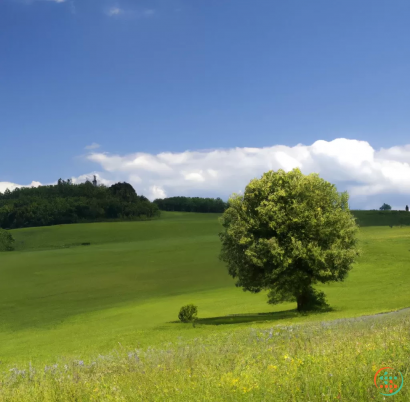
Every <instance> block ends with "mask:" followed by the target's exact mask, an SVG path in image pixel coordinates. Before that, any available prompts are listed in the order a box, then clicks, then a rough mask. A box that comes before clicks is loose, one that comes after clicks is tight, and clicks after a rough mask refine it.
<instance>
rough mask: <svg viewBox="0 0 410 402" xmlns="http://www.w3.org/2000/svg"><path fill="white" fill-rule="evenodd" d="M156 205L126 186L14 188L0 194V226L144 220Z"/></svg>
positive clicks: (65, 184)
mask: <svg viewBox="0 0 410 402" xmlns="http://www.w3.org/2000/svg"><path fill="white" fill-rule="evenodd" d="M159 214H160V211H159V209H158V206H157V205H155V204H153V203H152V202H150V201H149V200H148V199H147V198H146V197H144V196H138V195H137V193H136V192H135V190H134V188H133V187H132V186H131V185H130V184H128V183H116V184H114V185H112V186H111V187H106V186H104V185H96V183H94V184H93V183H91V182H89V181H87V182H86V183H82V184H72V182H71V181H70V180H67V181H64V180H61V179H60V180H58V184H56V185H51V186H40V187H36V188H16V189H15V190H13V191H9V190H6V191H5V192H4V193H3V194H2V193H0V227H1V228H21V227H29V226H48V225H58V224H64V223H77V222H94V221H101V220H110V219H121V220H124V219H148V218H153V217H155V216H158V215H159Z"/></svg>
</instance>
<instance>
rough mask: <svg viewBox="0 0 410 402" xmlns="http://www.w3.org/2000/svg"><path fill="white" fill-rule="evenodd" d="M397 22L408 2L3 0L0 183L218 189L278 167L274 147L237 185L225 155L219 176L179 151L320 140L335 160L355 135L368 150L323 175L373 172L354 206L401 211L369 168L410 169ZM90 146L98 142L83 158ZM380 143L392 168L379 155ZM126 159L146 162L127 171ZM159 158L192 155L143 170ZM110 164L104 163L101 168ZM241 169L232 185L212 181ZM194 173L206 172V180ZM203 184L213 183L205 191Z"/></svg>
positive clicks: (407, 81)
mask: <svg viewBox="0 0 410 402" xmlns="http://www.w3.org/2000/svg"><path fill="white" fill-rule="evenodd" d="M409 20H410V2H408V1H401V0H395V1H394V2H387V1H377V0H372V1H367V0H361V1H349V0H343V1H339V2H336V1H329V0H326V1H319V0H313V1H305V0H300V1H292V0H290V1H267V0H252V1H250V0H247V1H244V0H224V1H214V0H206V1H205V0H203V1H199V0H150V1H148V0H146V1H144V0H141V1H127V0H119V1H108V0H107V1H106V0H103V1H95V0H81V1H75V0H74V1H71V0H66V1H59V2H56V1H52V0H31V1H24V0H21V1H20V0H2V1H1V2H0V110H1V111H2V113H1V118H0V136H1V157H0V183H1V182H3V183H4V182H8V183H20V184H29V183H31V182H32V181H38V182H41V183H51V182H54V181H56V180H57V179H58V178H59V177H63V178H68V177H77V178H78V177H80V178H81V177H83V175H84V174H89V173H92V172H97V173H98V174H99V177H101V180H106V181H107V182H111V181H113V180H120V179H121V180H122V179H123V180H128V181H130V182H132V183H133V185H134V186H135V187H138V186H140V188H141V191H145V192H150V191H151V193H152V194H157V195H158V194H160V195H161V194H162V195H164V194H165V195H176V193H178V194H181V195H188V194H194V193H195V194H197V195H202V194H208V193H209V192H212V191H213V194H215V196H218V195H222V196H224V195H227V194H225V193H226V192H227V191H228V190H229V191H228V192H230V191H239V190H240V188H241V186H242V187H244V185H246V183H247V182H248V181H249V180H250V179H252V178H253V177H255V176H258V175H260V174H262V173H263V171H264V170H267V168H269V167H272V166H273V167H277V166H279V167H280V166H282V165H277V163H276V162H277V161H276V159H275V158H276V156H275V155H276V154H275V155H273V154H272V155H271V156H269V157H267V159H266V163H265V165H262V166H258V167H257V168H255V169H253V170H252V169H250V170H249V174H250V176H249V177H247V176H246V169H245V168H244V167H243V166H246V164H247V162H246V161H245V160H244V163H243V164H242V162H241V161H242V159H241V158H239V157H238V156H236V157H235V158H236V159H234V161H232V164H231V165H229V166H230V167H229V166H228V165H226V164H225V165H224V166H223V167H220V169H222V170H223V172H222V170H220V171H219V170H218V169H217V168H216V167H215V166H214V165H213V164H212V163H213V162H212V157H210V158H208V159H207V160H208V162H209V166H208V165H203V164H202V162H201V163H200V166H199V165H198V166H197V164H198V163H199V162H198V155H197V154H195V153H192V152H191V153H189V152H188V151H196V150H205V151H203V152H205V153H204V154H202V155H208V154H209V152H210V151H209V150H213V149H221V148H222V149H227V150H229V149H231V150H232V149H235V148H244V147H251V148H257V149H259V150H260V149H261V148H263V147H274V146H286V147H288V148H289V149H293V147H295V146H297V144H303V145H305V146H306V147H310V146H312V144H314V143H315V142H316V141H319V140H320V141H321V140H323V141H325V142H327V143H328V144H330V145H328V146H329V147H331V148H332V149H335V148H336V149H337V148H338V147H337V146H336V147H335V146H334V145H335V143H332V141H334V140H335V139H338V138H346V139H349V140H351V142H350V145H349V146H347V148H346V150H345V152H348V153H349V149H350V147H355V146H358V147H359V148H357V149H361V148H360V147H361V146H362V145H360V144H362V142H363V141H364V142H367V143H368V145H369V149H373V150H374V152H375V153H376V154H375V156H374V158H373V160H372V161H371V162H369V160H367V159H366V158H365V160H364V161H363V163H362V164H361V165H359V166H356V165H355V167H354V169H353V171H352V172H353V173H352V174H351V176H349V177H347V178H345V179H340V177H339V176H338V175H337V174H336V176H331V177H329V180H332V179H333V180H334V181H335V182H339V179H340V180H341V182H340V183H341V186H342V187H343V186H345V187H346V188H350V187H349V186H350V185H351V182H352V181H354V180H355V175H354V171H355V169H356V171H357V170H362V171H363V172H364V173H363V174H364V175H365V176H366V174H367V173H366V172H365V171H366V163H367V164H368V163H370V164H372V163H373V165H372V166H373V167H372V169H373V170H375V171H376V173H378V174H379V176H377V175H375V176H372V178H370V179H369V178H368V179H361V180H359V182H358V183H357V186H362V187H363V185H367V186H371V185H373V186H374V180H375V179H374V178H375V177H376V178H377V177H379V179H376V180H382V181H383V180H385V179H386V177H387V179H386V180H388V181H389V180H390V181H389V183H388V184H386V185H385V186H384V187H383V188H382V189H379V190H377V189H375V188H373V190H374V194H373V195H372V194H370V193H371V192H370V193H369V196H371V195H372V196H373V201H372V202H370V201H369V200H364V198H363V200H362V201H360V202H359V201H357V202H358V204H357V205H358V206H370V204H371V205H373V204H372V203H378V202H380V201H379V200H382V199H383V200H384V199H386V196H387V197H390V198H389V199H392V200H393V199H394V202H396V201H397V203H398V205H399V204H400V205H401V204H402V203H403V202H404V201H405V200H406V199H408V200H409V201H408V202H407V203H409V204H410V182H407V181H406V180H404V179H403V180H404V181H403V182H399V183H396V182H394V181H395V180H394V178H391V179H389V177H390V176H389V175H388V174H387V175H386V173H385V172H386V170H383V169H387V170H389V169H390V170H389V171H391V169H393V170H394V169H395V167H394V166H396V165H394V164H395V163H396V164H397V163H399V164H400V167H399V168H398V169H399V170H400V171H402V174H403V177H406V175H407V170H406V169H407V168H409V169H410V167H409V163H410V158H409V155H410V151H409V149H408V147H405V145H406V144H409V143H410V141H409V140H408V137H409V136H408V133H409V132H410V113H409V110H410V94H409V89H410V74H409V71H410V46H409V45H408V43H409V37H410V24H409ZM93 143H96V144H99V145H100V147H98V148H97V147H94V149H85V147H86V146H89V145H90V144H93ZM331 144H333V145H331ZM357 144H359V145H357ZM393 147H397V148H393ZM342 148H343V147H342ZM382 148H384V149H387V150H388V149H390V151H389V152H387V151H386V152H387V153H388V154H389V157H388V158H387V161H390V162H386V160H385V159H382V161H380V160H379V162H377V160H376V159H377V158H376V156H377V155H379V156H380V155H381V154H380V152H381V153H382V154H383V155H384V156H385V155H386V152H384V151H383V149H382ZM275 149H276V148H275ZM307 149H309V152H310V151H312V148H307ZM315 149H316V148H315ZM343 149H344V148H343ZM207 150H208V151H207ZM395 150H396V151H395ZM187 152H188V153H187ZM207 152H208V153H207ZM289 152H293V151H289ZM321 152H322V151H321ZM323 152H325V153H326V152H327V151H323ZM323 152H322V153H323ZM378 152H379V154H378ZM383 152H384V153H383ZM140 153H141V155H143V159H144V158H145V159H144V160H146V162H144V163H145V164H146V165H147V164H148V165H149V167H148V168H147V166H148V165H147V166H145V165H144V166H145V167H144V166H142V165H141V163H140V162H138V163H136V164H135V163H134V165H135V166H134V165H132V164H131V165H132V166H133V167H130V166H131V165H130V163H129V161H130V160H134V162H135V160H136V158H138V156H135V155H140ZM161 153H169V154H170V155H171V156H172V155H173V156H172V157H173V158H174V159H175V158H177V159H178V158H180V157H181V155H191V156H190V158H191V159H190V160H191V162H192V161H194V162H192V163H191V162H190V163H191V165H189V168H188V167H186V166H185V167H184V168H183V167H181V166H180V165H179V167H176V165H175V163H174V162H172V163H171V162H169V161H168V162H169V163H171V165H172V166H173V167H172V168H170V169H171V170H173V173H172V172H171V171H170V170H168V173H167V174H165V173H164V174H165V176H161V177H162V179H161V180H160V179H159V178H158V174H157V173H158V171H156V172H155V173H156V174H157V176H155V177H154V176H149V177H148V176H147V171H148V172H151V173H152V171H153V170H155V169H154V168H152V166H153V165H155V160H157V161H158V154H161ZM144 155H145V156H144ZM178 155H179V156H178ZM195 155H197V156H195ZM315 155H316V154H315ZM394 155H399V156H398V157H397V158H398V159H397V158H396V159H395V156H394ZM225 156H226V155H225ZM110 157H111V158H114V159H112V160H115V161H116V162H118V163H117V164H115V163H114V164H113V162H112V161H111V162H110V164H109V166H108V165H107V163H106V161H107V160H108V159H107V158H110ZM242 157H243V158H245V157H246V156H244V155H242ZM377 157H378V156H377ZM103 158H106V159H104V161H105V162H104V163H103V162H102V161H103ZM192 158H193V159H192ZM199 158H200V159H201V158H202V157H201V156H200V157H199ZM269 158H273V159H269ZM159 159H161V158H159ZM202 159H203V158H202ZM379 159H380V158H379ZM139 160H140V161H141V159H139ZM161 160H162V159H161ZM124 161H125V162H124ZM127 161H128V162H127ZM275 161H276V162H275ZM366 161H367V162H366ZM383 161H384V162H383ZM168 162H167V163H168ZM197 162H198V163H197ZM208 162H207V163H208ZM376 162H377V163H376ZM123 163H128V165H127V167H124V166H123V165H122V164H123ZM161 163H164V162H163V160H162V162H161ZM275 163H276V164H275ZM295 163H296V162H295ZM329 163H330V164H332V163H333V164H334V165H335V166H339V165H338V164H337V163H334V160H333V162H331V161H329ZM346 163H347V162H346ZM349 163H350V162H349ZM386 163H387V164H390V165H389V167H387V168H386ZM391 163H393V165H391ZM235 164H236V165H235ZM171 165H169V166H171ZM296 165H297V163H296ZM107 166H108V167H107ZM169 166H168V168H169ZM240 166H242V170H243V174H242V175H241V176H240V177H241V178H240V179H238V182H237V187H232V188H229V189H227V187H226V182H224V181H219V182H218V180H219V179H218V177H221V175H222V173H226V171H227V170H229V169H232V173H231V175H234V174H235V170H237V169H239V167H240ZM309 166H310V167H311V168H312V169H313V168H314V166H316V165H309ZM349 166H350V167H348V168H346V170H349V169H350V168H351V163H350V165H349ZM377 166H378V167H377ZM396 167H397V166H396ZM141 169H142V170H143V171H141ZM184 169H185V170H184ZM187 169H188V170H187ZM207 169H208V170H212V171H214V172H216V173H215V174H214V173H212V174H210V175H211V176H209V177H208V178H206V177H205V173H204V172H205V171H207ZM258 169H259V170H258ZM339 169H341V170H342V171H343V169H344V165H343V164H342V165H340V166H339ZM403 169H404V170H403ZM326 170H327V169H326V168H325V167H323V166H322V171H320V172H319V173H322V172H323V174H324V175H325V173H326ZM144 172H145V173H144ZM162 172H164V169H163V170H162ZM181 172H182V173H181ZM201 172H202V173H201ZM259 173H260V174H259ZM201 174H202V178H204V180H202V182H201V180H200V179H199V176H198V175H201ZM391 174H392V177H393V176H394V173H391ZM195 175H196V176H195ZM212 175H214V176H212ZM409 176H410V170H409ZM164 177H165V178H164ZM187 177H188V178H187ZM195 177H196V179H195ZM211 177H214V178H215V180H216V181H217V182H218V183H219V184H218V185H215V186H214V187H213V186H206V185H205V184H206V183H207V182H208V180H209V179H210V178H211ZM230 177H231V176H230ZM366 177H367V176H366ZM79 180H81V179H79ZM164 180H165V181H164ZM226 180H228V179H226ZM232 180H233V181H235V180H234V179H229V180H228V182H231V181H232ZM363 180H365V182H364V184H363ZM366 180H367V181H366ZM393 182H394V183H393ZM193 183H196V184H195V185H194V184H193ZM198 183H199V184H198ZM201 183H203V184H201ZM242 183H243V185H242ZM349 183H350V184H349ZM191 184H192V186H191ZM3 187H4V186H3ZM154 187H155V189H154ZM0 188H1V187H0ZM210 188H212V191H211V190H209V189H210ZM153 189H154V190H153ZM342 189H343V188H342ZM208 190H209V191H208ZM385 195H386V196H385ZM376 196H377V197H379V198H377V197H376ZM357 197H359V195H358V196H357ZM363 197H364V196H363ZM374 197H376V198H374ZM406 197H407V198H406ZM225 198H226V197H225ZM358 200H359V199H358ZM387 201H389V200H387ZM383 202H384V201H383ZM392 202H393V201H392ZM394 202H393V203H394Z"/></svg>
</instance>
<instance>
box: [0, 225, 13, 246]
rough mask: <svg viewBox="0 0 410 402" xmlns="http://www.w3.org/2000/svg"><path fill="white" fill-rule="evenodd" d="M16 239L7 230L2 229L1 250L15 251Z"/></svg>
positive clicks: (0, 230) (0, 233)
mask: <svg viewBox="0 0 410 402" xmlns="http://www.w3.org/2000/svg"><path fill="white" fill-rule="evenodd" d="M13 250H14V239H13V236H12V235H11V233H9V232H8V231H7V230H3V229H0V251H13Z"/></svg>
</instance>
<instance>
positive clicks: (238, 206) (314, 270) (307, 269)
mask: <svg viewBox="0 0 410 402" xmlns="http://www.w3.org/2000/svg"><path fill="white" fill-rule="evenodd" d="M348 199H349V197H348V194H347V193H338V192H337V189H336V187H335V186H334V185H332V184H330V183H329V182H327V181H325V180H323V179H321V178H320V177H319V176H318V175H317V174H310V175H308V176H305V175H303V174H302V173H301V171H300V170H299V169H294V170H292V171H290V172H288V173H286V172H284V171H283V170H279V171H277V172H274V171H269V172H267V173H265V174H264V175H263V176H262V178H260V179H254V180H252V181H251V182H250V183H249V184H248V186H247V187H246V189H245V192H244V194H243V195H236V194H234V195H233V196H232V197H231V198H230V200H229V208H228V209H227V210H226V211H225V213H224V214H223V216H222V218H221V223H222V225H223V227H224V231H223V232H222V233H220V238H221V242H222V250H221V255H220V257H221V259H222V261H224V262H225V263H226V264H227V267H228V272H229V274H230V275H231V276H232V277H233V278H235V279H236V286H238V287H242V288H243V290H245V291H250V292H254V293H257V292H260V291H261V290H269V291H270V292H269V301H270V302H271V303H279V302H282V301H294V300H296V301H297V303H298V310H304V309H306V308H307V307H308V306H309V305H312V304H313V305H314V304H315V303H319V304H322V306H325V305H326V302H325V299H324V295H322V294H320V293H319V292H316V291H315V290H314V289H313V288H312V286H313V285H315V284H317V283H327V282H336V281H342V280H343V279H344V278H345V277H346V275H347V273H348V272H349V270H350V269H351V267H352V264H353V263H354V261H355V259H356V257H357V256H358V255H359V250H358V247H357V231H358V226H357V224H356V222H355V219H354V217H353V216H352V214H351V213H350V210H349V206H348Z"/></svg>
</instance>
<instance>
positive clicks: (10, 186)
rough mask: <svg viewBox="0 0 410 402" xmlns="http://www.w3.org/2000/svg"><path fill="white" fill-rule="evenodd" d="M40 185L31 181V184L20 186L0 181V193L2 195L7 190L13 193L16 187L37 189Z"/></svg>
mask: <svg viewBox="0 0 410 402" xmlns="http://www.w3.org/2000/svg"><path fill="white" fill-rule="evenodd" d="M38 186H41V183H40V182H38V181H32V182H31V184H27V185H22V184H16V183H10V182H8V181H0V193H4V192H5V191H6V190H7V189H9V190H10V191H13V190H14V189H15V188H17V187H38Z"/></svg>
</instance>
